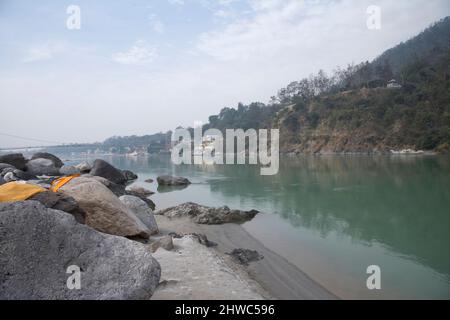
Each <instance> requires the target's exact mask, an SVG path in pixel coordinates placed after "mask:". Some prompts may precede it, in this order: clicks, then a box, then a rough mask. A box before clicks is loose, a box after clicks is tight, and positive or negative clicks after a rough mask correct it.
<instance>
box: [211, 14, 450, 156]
mask: <svg viewBox="0 0 450 320" xmlns="http://www.w3.org/2000/svg"><path fill="white" fill-rule="evenodd" d="M391 79H396V80H397V82H398V84H400V85H401V87H398V88H396V87H394V88H387V87H386V86H387V83H388V81H390V80H391ZM208 128H218V129H221V130H224V129H226V128H243V129H249V128H254V129H258V128H279V129H280V140H281V141H280V145H281V151H282V152H302V153H327V152H389V151H390V150H391V149H396V150H399V149H408V148H410V149H415V150H418V149H422V150H433V151H438V152H449V151H450V17H447V18H445V19H443V20H441V21H439V22H437V23H435V24H433V25H432V26H430V27H429V28H428V29H426V30H425V31H423V32H422V33H421V34H419V35H418V36H416V37H414V38H412V39H410V40H408V41H406V42H404V43H401V44H399V45H397V46H396V47H394V48H392V49H390V50H387V51H386V52H384V53H383V54H381V55H380V56H379V57H378V58H376V59H375V60H374V61H372V62H363V63H361V64H359V65H353V64H351V65H348V66H347V67H346V68H344V69H341V68H338V69H337V70H335V71H334V72H333V74H332V75H331V76H328V75H327V74H326V73H325V72H323V71H319V72H318V73H317V74H316V75H311V76H310V77H309V78H306V79H302V80H300V81H294V82H292V83H290V84H289V85H288V86H287V87H286V88H283V89H281V90H280V91H279V92H278V94H277V95H276V96H273V97H272V100H271V103H270V104H269V105H265V104H263V103H251V104H250V105H247V106H246V105H243V104H239V105H238V107H237V108H236V109H235V108H224V109H222V110H221V112H220V113H219V114H218V115H215V116H211V117H210V118H209V123H208V124H207V125H205V129H208Z"/></svg>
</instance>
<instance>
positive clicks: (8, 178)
mask: <svg viewBox="0 0 450 320" xmlns="http://www.w3.org/2000/svg"><path fill="white" fill-rule="evenodd" d="M3 179H4V180H5V182H12V181H17V177H16V176H15V175H14V172H8V173H6V174H5V175H4V176H3Z"/></svg>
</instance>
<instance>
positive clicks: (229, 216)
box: [156, 202, 258, 224]
mask: <svg viewBox="0 0 450 320" xmlns="http://www.w3.org/2000/svg"><path fill="white" fill-rule="evenodd" d="M156 214H159V215H163V216H166V217H169V218H182V217H188V218H190V219H191V220H192V221H193V222H195V223H199V224H224V223H243V222H246V221H249V220H251V219H253V218H254V217H255V216H256V215H257V214H258V211H256V210H250V211H242V210H231V209H230V208H228V207H227V206H223V207H220V208H212V207H206V206H202V205H199V204H196V203H192V202H187V203H183V204H180V205H179V206H176V207H172V208H167V209H164V210H160V211H158V212H156Z"/></svg>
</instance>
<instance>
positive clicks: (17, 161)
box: [0, 153, 27, 170]
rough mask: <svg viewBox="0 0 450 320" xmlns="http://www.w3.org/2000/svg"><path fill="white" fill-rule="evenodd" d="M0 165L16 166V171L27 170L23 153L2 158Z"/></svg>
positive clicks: (0, 157) (0, 158)
mask: <svg viewBox="0 0 450 320" xmlns="http://www.w3.org/2000/svg"><path fill="white" fill-rule="evenodd" d="M0 163H6V164H10V165H12V166H14V167H15V168H16V169H19V170H25V169H26V166H25V164H26V163H27V160H26V159H25V158H24V156H23V154H21V153H13V154H6V155H3V156H0Z"/></svg>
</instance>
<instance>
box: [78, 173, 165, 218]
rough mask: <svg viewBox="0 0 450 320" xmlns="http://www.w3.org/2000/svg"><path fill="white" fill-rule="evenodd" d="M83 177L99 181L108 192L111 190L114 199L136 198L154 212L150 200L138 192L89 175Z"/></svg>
mask: <svg viewBox="0 0 450 320" xmlns="http://www.w3.org/2000/svg"><path fill="white" fill-rule="evenodd" d="M83 177H87V178H91V179H95V180H97V181H99V182H100V183H101V184H103V185H104V186H106V187H107V188H108V189H109V190H111V191H112V193H114V194H115V195H116V197H121V196H125V195H128V196H134V197H138V198H139V199H141V200H142V201H144V202H145V203H146V204H147V205H148V206H149V207H150V209H152V210H155V207H156V205H155V203H154V202H153V201H152V200H150V199H149V198H147V196H145V195H143V194H142V193H140V192H135V191H133V190H126V189H125V186H124V185H122V184H117V183H114V182H112V181H110V180H108V179H105V178H103V177H99V176H92V175H90V174H84V175H83Z"/></svg>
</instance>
